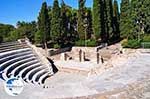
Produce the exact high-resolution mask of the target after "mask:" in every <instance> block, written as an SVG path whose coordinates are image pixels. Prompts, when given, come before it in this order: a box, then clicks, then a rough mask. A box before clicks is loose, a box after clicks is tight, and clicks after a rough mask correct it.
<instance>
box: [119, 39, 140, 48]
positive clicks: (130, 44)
mask: <svg viewBox="0 0 150 99" xmlns="http://www.w3.org/2000/svg"><path fill="white" fill-rule="evenodd" d="M122 46H123V47H124V48H135V49H136V48H139V47H140V42H139V41H138V40H127V39H125V40H123V41H122Z"/></svg>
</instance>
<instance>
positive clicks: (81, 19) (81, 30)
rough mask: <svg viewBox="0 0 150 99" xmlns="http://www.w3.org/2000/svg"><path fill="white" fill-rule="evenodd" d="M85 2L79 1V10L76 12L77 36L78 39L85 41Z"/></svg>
mask: <svg viewBox="0 0 150 99" xmlns="http://www.w3.org/2000/svg"><path fill="white" fill-rule="evenodd" d="M85 25H86V24H85V0H79V10H78V27H77V30H78V34H79V38H80V39H82V40H84V39H85Z"/></svg>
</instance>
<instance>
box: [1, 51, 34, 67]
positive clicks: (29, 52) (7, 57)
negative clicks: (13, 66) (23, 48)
mask: <svg viewBox="0 0 150 99" xmlns="http://www.w3.org/2000/svg"><path fill="white" fill-rule="evenodd" d="M28 54H32V51H28V52H21V53H16V54H13V55H7V56H6V57H3V58H0V63H1V64H2V63H4V62H6V61H8V60H10V59H13V58H17V57H20V56H24V55H28Z"/></svg>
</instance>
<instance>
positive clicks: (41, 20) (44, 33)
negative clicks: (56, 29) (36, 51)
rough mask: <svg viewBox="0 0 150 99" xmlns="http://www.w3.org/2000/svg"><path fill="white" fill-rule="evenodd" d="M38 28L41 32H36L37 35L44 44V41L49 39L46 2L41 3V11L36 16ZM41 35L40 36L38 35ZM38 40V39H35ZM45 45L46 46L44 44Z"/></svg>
mask: <svg viewBox="0 0 150 99" xmlns="http://www.w3.org/2000/svg"><path fill="white" fill-rule="evenodd" d="M38 30H39V31H40V32H38V33H41V34H38V37H36V38H41V40H42V42H40V43H42V44H43V46H45V43H47V41H48V40H49V39H50V20H49V14H48V7H47V4H46V2H44V3H43V4H42V8H41V11H40V13H39V17H38ZM39 36H41V37H39ZM36 42H39V41H36ZM45 47H46V46H45Z"/></svg>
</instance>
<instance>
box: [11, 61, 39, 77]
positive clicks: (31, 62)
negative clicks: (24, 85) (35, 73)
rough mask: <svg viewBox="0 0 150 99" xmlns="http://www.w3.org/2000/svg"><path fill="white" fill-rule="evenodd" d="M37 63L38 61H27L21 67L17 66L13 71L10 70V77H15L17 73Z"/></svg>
mask: <svg viewBox="0 0 150 99" xmlns="http://www.w3.org/2000/svg"><path fill="white" fill-rule="evenodd" d="M38 62H39V61H38V60H36V59H35V60H32V61H28V62H26V63H24V64H22V65H19V66H18V67H16V68H15V69H13V70H11V71H10V73H9V74H10V75H14V76H17V75H18V74H19V73H20V71H23V70H24V69H26V68H27V67H30V66H32V65H34V64H36V63H38Z"/></svg>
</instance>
